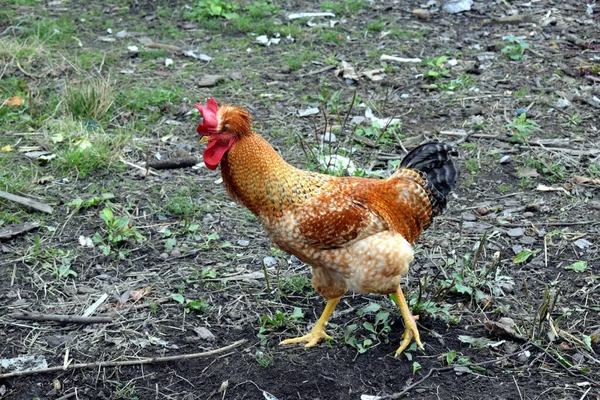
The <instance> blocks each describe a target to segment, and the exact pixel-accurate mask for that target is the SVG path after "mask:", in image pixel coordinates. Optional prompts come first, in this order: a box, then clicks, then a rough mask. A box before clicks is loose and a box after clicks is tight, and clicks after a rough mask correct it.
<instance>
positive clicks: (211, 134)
mask: <svg viewBox="0 0 600 400" xmlns="http://www.w3.org/2000/svg"><path fill="white" fill-rule="evenodd" d="M196 108H197V109H198V111H200V113H201V114H202V123H201V124H200V125H198V128H197V129H196V131H197V132H198V134H199V135H201V136H202V139H201V140H200V142H201V143H205V142H208V146H207V147H206V150H204V154H203V158H204V164H206V166H207V167H208V168H209V169H216V168H217V166H218V165H219V163H220V162H221V160H222V159H223V156H225V154H226V153H227V152H228V151H229V150H230V149H231V148H232V147H233V145H234V144H235V142H237V141H238V140H239V139H240V138H241V137H243V136H245V135H249V134H251V133H252V127H251V125H252V123H251V119H250V114H248V113H247V112H246V110H244V109H243V108H240V107H232V106H228V105H226V106H222V107H220V108H219V105H218V104H217V102H216V100H215V99H213V98H210V99H207V100H206V105H203V104H196Z"/></svg>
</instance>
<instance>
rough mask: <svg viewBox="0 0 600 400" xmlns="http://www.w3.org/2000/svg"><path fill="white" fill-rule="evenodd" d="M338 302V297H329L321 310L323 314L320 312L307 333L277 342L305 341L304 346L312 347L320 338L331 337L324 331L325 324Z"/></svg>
mask: <svg viewBox="0 0 600 400" xmlns="http://www.w3.org/2000/svg"><path fill="white" fill-rule="evenodd" d="M339 302H340V297H336V298H333V299H329V300H328V301H327V306H325V309H324V310H323V314H321V317H320V318H319V320H318V321H317V323H316V324H315V327H314V328H312V330H311V331H310V333H309V334H307V335H304V336H300V337H297V338H292V339H286V340H284V341H283V342H281V343H279V344H280V345H285V344H294V343H302V342H306V346H304V347H313V346H315V345H316V344H317V343H319V340H321V339H328V340H329V339H331V337H330V336H329V335H328V334H326V333H325V325H326V324H327V321H328V320H329V317H331V314H333V310H334V309H335V306H337V304H338V303H339Z"/></svg>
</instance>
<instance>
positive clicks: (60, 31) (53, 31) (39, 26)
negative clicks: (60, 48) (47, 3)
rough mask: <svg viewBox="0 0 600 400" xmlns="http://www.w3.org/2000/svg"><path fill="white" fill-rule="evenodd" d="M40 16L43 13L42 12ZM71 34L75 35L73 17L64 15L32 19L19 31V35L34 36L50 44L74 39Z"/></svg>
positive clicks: (75, 28)
mask: <svg viewBox="0 0 600 400" xmlns="http://www.w3.org/2000/svg"><path fill="white" fill-rule="evenodd" d="M42 16H44V15H43V14H42ZM73 36H77V26H76V25H75V22H74V20H73V19H71V18H69V17H66V16H65V17H60V18H56V19H54V18H50V17H45V18H40V19H37V20H32V21H31V23H30V24H25V26H24V29H23V30H22V31H21V33H20V37H22V38H24V39H27V38H31V37H34V38H37V39H38V40H39V41H41V42H43V43H46V44H51V45H57V44H65V43H67V42H69V41H74V39H73Z"/></svg>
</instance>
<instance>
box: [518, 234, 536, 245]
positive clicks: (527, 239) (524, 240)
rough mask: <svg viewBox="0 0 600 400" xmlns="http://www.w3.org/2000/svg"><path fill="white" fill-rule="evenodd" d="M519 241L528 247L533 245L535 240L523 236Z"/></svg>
mask: <svg viewBox="0 0 600 400" xmlns="http://www.w3.org/2000/svg"><path fill="white" fill-rule="evenodd" d="M519 241H520V242H521V243H522V244H524V245H530V244H534V243H535V238H533V237H531V236H523V237H522V238H521V239H520V240H519Z"/></svg>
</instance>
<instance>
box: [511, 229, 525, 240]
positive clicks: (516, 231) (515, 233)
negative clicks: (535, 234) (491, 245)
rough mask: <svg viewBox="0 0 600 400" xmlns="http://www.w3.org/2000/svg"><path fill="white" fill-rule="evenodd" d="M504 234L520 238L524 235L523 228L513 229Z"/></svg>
mask: <svg viewBox="0 0 600 400" xmlns="http://www.w3.org/2000/svg"><path fill="white" fill-rule="evenodd" d="M506 234H507V235H508V236H510V237H514V238H516V237H521V236H523V235H524V234H525V231H524V230H523V228H513V229H509V230H507V231H506Z"/></svg>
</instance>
